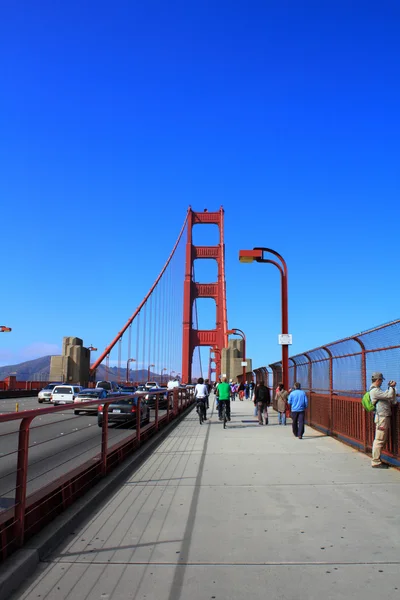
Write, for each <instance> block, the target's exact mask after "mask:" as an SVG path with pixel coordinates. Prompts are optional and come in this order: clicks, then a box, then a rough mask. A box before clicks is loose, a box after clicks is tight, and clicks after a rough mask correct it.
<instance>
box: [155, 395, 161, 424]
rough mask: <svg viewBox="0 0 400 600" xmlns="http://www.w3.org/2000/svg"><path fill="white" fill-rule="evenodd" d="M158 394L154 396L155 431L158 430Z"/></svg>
mask: <svg viewBox="0 0 400 600" xmlns="http://www.w3.org/2000/svg"><path fill="white" fill-rule="evenodd" d="M159 400H160V396H159V395H157V397H156V409H155V423H156V431H158V407H159Z"/></svg>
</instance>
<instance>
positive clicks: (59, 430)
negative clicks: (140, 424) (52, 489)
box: [0, 398, 166, 509]
mask: <svg viewBox="0 0 400 600" xmlns="http://www.w3.org/2000/svg"><path fill="white" fill-rule="evenodd" d="M19 402H20V409H21V410H28V409H29V410H30V409H32V408H40V407H42V406H48V405H42V404H40V405H39V404H38V402H37V398H25V399H22V398H21V399H20V401H19ZM1 404H2V406H0V411H2V412H11V410H10V409H11V407H13V408H14V409H15V403H14V400H13V399H12V400H8V401H7V400H3V401H1ZM4 404H6V406H4ZM165 413H166V411H165V410H160V417H161V416H162V415H164V414H165ZM150 420H151V421H154V411H153V410H152V411H151V415H150ZM19 423H20V421H15V422H10V423H3V424H2V423H0V509H1V508H3V509H4V508H7V507H8V506H10V505H12V504H13V503H14V495H15V478H16V464H17V454H16V450H17V447H18V428H19ZM132 434H133V435H134V434H135V430H134V429H133V428H127V427H121V426H116V425H111V426H110V427H109V446H112V445H113V444H115V443H117V442H119V441H121V440H124V439H126V438H128V437H130V436H132ZM29 446H30V449H29V470H28V493H32V492H34V491H36V490H38V489H40V488H41V487H43V486H44V485H46V484H47V483H49V482H51V481H54V480H55V479H57V478H58V477H60V476H61V475H63V474H64V473H66V472H68V471H70V470H72V469H74V468H76V467H77V466H79V465H81V464H82V463H84V462H86V461H87V460H90V459H91V458H93V457H95V456H96V455H98V454H99V452H100V448H101V429H100V428H99V427H98V425H97V416H95V415H85V414H82V415H77V416H75V415H74V414H73V411H65V412H57V413H54V414H47V415H42V416H38V417H36V419H35V420H34V421H33V423H32V426H31V432H30V439H29Z"/></svg>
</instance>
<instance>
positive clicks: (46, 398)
mask: <svg viewBox="0 0 400 600" xmlns="http://www.w3.org/2000/svg"><path fill="white" fill-rule="evenodd" d="M56 385H61V381H59V382H58V383H48V384H47V385H46V387H44V388H43V389H42V390H40V392H39V393H38V402H39V404H42V402H51V392H52V391H53V390H54V388H55V387H56Z"/></svg>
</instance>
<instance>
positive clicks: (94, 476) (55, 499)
mask: <svg viewBox="0 0 400 600" xmlns="http://www.w3.org/2000/svg"><path fill="white" fill-rule="evenodd" d="M174 394H175V396H176V399H177V400H179V396H181V399H183V400H184V405H185V406H187V405H188V404H189V403H192V402H193V391H192V390H191V389H186V388H180V389H179V391H178V390H176V391H175V390H174ZM111 402H112V399H110V400H107V401H106V402H105V403H104V402H103V403H102V404H103V431H102V432H101V436H100V440H101V441H100V442H99V444H101V451H100V452H99V453H98V454H95V456H94V457H93V458H90V459H89V460H87V461H86V462H84V463H83V464H81V465H80V466H78V467H75V468H73V469H72V470H69V471H68V472H67V473H65V474H64V475H62V476H61V477H58V478H56V479H54V480H53V481H51V482H50V483H46V484H45V485H44V486H42V487H41V488H39V489H37V491H35V492H33V493H31V494H30V495H28V492H27V482H29V479H28V477H27V476H28V462H29V461H28V459H29V452H30V447H29V433H30V427H31V423H32V422H33V421H34V419H35V417H41V416H43V415H44V414H52V413H54V414H56V413H58V412H64V413H65V411H74V410H75V409H76V405H75V404H72V403H71V404H68V405H63V406H47V407H43V408H39V409H35V410H27V411H23V412H21V413H4V414H0V424H1V423H10V422H12V421H20V422H21V425H20V433H19V438H18V444H19V445H18V451H17V454H18V462H17V469H16V488H15V503H14V506H12V507H11V508H9V509H8V510H4V511H2V512H1V514H0V544H1V546H0V548H1V558H2V559H3V560H4V559H5V558H7V556H9V555H10V554H11V553H12V552H14V551H15V550H16V549H17V548H19V547H20V546H21V545H22V544H23V543H24V541H26V540H27V539H29V538H30V537H32V535H34V534H35V533H37V532H38V531H40V529H42V528H43V527H44V526H45V525H46V524H47V523H49V522H50V521H51V520H52V519H53V518H54V517H55V516H57V515H58V514H60V512H62V511H63V510H65V509H66V508H67V507H68V506H70V505H71V503H72V502H74V501H75V500H76V499H78V498H79V497H81V496H82V495H83V494H84V493H85V492H86V491H87V490H88V489H89V488H90V487H92V486H93V485H94V484H95V483H96V482H97V481H99V479H101V477H102V476H104V475H106V474H107V473H109V472H110V471H111V470H112V469H113V468H114V467H115V466H116V465H117V464H118V463H119V462H121V461H122V460H124V459H125V458H126V457H127V456H128V454H130V453H131V452H133V451H134V450H135V449H136V448H138V447H139V445H140V443H141V442H142V441H143V440H145V439H147V438H148V437H150V436H151V435H152V434H154V433H155V431H156V424H155V423H154V422H152V423H150V424H149V425H147V426H146V427H144V428H141V427H140V420H138V421H137V423H136V432H135V433H133V434H132V435H129V436H128V437H126V438H124V440H122V441H120V442H117V443H116V444H114V445H113V446H111V447H110V445H109V439H108V435H107V417H106V416H105V415H106V414H107V408H108V405H109V404H110V403H111ZM98 404H99V402H98V401H88V402H82V403H80V405H79V408H82V409H83V408H84V407H89V406H93V405H96V406H97V405H98ZM181 405H182V408H183V403H182V402H181ZM138 411H139V414H140V398H139V399H138ZM178 412H179V411H178V409H177V410H176V413H175V416H176V415H177V414H178ZM72 418H74V417H72ZM170 419H171V414H170V411H169V410H167V414H166V415H164V416H162V417H160V415H158V422H157V428H158V429H160V428H161V427H163V426H164V425H166V424H167V423H168V420H170ZM40 427H42V425H37V426H36V428H40ZM43 427H45V425H43ZM36 428H35V429H36ZM4 435H7V434H4ZM62 439H63V442H65V437H63V438H62ZM49 441H52V440H49ZM37 447H38V446H36V445H33V446H32V448H37ZM11 454H15V451H13V452H11V453H10V455H11ZM75 458H76V457H73V460H74V459H75Z"/></svg>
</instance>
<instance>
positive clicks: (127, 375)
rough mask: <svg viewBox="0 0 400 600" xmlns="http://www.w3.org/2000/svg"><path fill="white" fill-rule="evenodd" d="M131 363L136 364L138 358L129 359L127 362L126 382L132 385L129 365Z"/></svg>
mask: <svg viewBox="0 0 400 600" xmlns="http://www.w3.org/2000/svg"><path fill="white" fill-rule="evenodd" d="M131 362H136V358H128V360H127V361H126V382H127V383H130V379H129V363H131Z"/></svg>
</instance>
